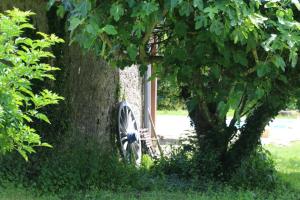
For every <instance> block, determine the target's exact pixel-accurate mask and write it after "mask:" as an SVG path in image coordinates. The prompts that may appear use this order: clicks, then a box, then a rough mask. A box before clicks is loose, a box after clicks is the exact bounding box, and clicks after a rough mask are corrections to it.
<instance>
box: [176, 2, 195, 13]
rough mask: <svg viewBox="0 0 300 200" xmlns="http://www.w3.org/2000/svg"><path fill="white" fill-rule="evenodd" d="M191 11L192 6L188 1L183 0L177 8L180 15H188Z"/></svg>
mask: <svg viewBox="0 0 300 200" xmlns="http://www.w3.org/2000/svg"><path fill="white" fill-rule="evenodd" d="M192 12H193V7H192V5H191V4H190V3H189V2H186V1H184V2H183V3H182V4H181V5H180V8H179V14H180V15H181V16H186V17H188V16H190V14H191V13H192Z"/></svg>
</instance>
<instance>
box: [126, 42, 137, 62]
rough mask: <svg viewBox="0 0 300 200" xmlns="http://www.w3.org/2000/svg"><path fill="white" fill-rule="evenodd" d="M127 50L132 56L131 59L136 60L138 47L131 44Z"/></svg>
mask: <svg viewBox="0 0 300 200" xmlns="http://www.w3.org/2000/svg"><path fill="white" fill-rule="evenodd" d="M127 52H128V55H129V57H130V60H131V61H134V60H135V58H136V56H137V52H138V48H137V47H136V46H135V45H133V44H131V45H130V46H128V47H127Z"/></svg>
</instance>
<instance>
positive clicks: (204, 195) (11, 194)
mask: <svg viewBox="0 0 300 200" xmlns="http://www.w3.org/2000/svg"><path fill="white" fill-rule="evenodd" d="M1 190H2V191H1V192H0V200H59V199H62V200H102V199H103V200H112V199H113V200H127V199H132V200H134V199H137V200H139V199H145V200H152V199H154V200H160V199H161V200H163V199H172V200H182V199H186V200H194V199H201V200H234V199H236V200H252V199H253V200H254V199H257V200H265V199H270V200H275V199H282V200H285V199H286V200H293V199H294V200H299V198H300V196H298V195H297V194H296V193H288V194H286V193H285V192H286V191H282V192H278V193H276V194H275V193H266V192H262V191H248V190H235V189H232V188H230V187H222V188H218V189H216V188H214V189H210V190H208V191H205V192H195V191H184V192H183V191H165V190H160V191H148V192H128V193H124V192H122V193H120V192H111V191H91V192H87V193H82V192H76V193H66V194H60V195H59V196H57V195H55V194H52V195H39V194H37V193H36V192H34V191H31V190H27V189H24V188H21V187H15V186H8V188H6V189H4V191H3V189H1Z"/></svg>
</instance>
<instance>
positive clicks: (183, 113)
mask: <svg viewBox="0 0 300 200" xmlns="http://www.w3.org/2000/svg"><path fill="white" fill-rule="evenodd" d="M157 114H158V115H175V116H188V112H187V110H158V111H157Z"/></svg>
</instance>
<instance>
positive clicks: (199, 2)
mask: <svg viewBox="0 0 300 200" xmlns="http://www.w3.org/2000/svg"><path fill="white" fill-rule="evenodd" d="M193 6H194V7H195V8H198V9H199V10H203V0H193Z"/></svg>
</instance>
